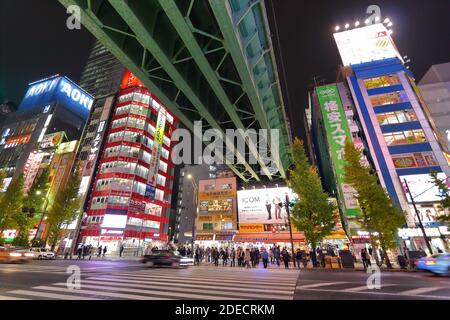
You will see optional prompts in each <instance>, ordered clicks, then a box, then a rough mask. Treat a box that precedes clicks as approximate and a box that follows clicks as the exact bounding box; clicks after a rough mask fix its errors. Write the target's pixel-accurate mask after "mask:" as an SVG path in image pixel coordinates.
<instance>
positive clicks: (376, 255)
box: [362, 208, 380, 266]
mask: <svg viewBox="0 0 450 320" xmlns="http://www.w3.org/2000/svg"><path fill="white" fill-rule="evenodd" d="M362 212H363V214H364V223H365V224H366V227H367V229H368V230H369V229H370V227H369V220H368V219H367V214H366V210H365V209H364V208H362ZM369 237H370V245H371V246H372V252H373V253H375V262H376V264H377V266H379V265H380V261H379V260H378V254H377V251H376V250H377V249H376V248H377V247H376V246H375V241H373V238H372V232H370V231H369ZM369 259H370V258H369Z"/></svg>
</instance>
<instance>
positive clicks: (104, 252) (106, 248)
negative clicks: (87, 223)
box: [103, 246, 108, 257]
mask: <svg viewBox="0 0 450 320" xmlns="http://www.w3.org/2000/svg"><path fill="white" fill-rule="evenodd" d="M106 251H108V246H105V247H104V248H103V257H104V256H105V254H106Z"/></svg>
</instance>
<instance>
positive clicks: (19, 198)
mask: <svg viewBox="0 0 450 320" xmlns="http://www.w3.org/2000/svg"><path fill="white" fill-rule="evenodd" d="M23 183H24V176H23V174H21V175H20V176H19V177H17V178H16V179H14V180H13V181H12V182H11V184H10V185H9V186H8V189H6V192H5V193H4V194H3V196H2V197H1V199H0V236H1V235H3V231H4V230H6V229H13V228H17V227H18V226H20V223H21V221H22V220H21V214H22V213H23V212H22V203H23V197H24V194H23ZM18 223H19V225H18Z"/></svg>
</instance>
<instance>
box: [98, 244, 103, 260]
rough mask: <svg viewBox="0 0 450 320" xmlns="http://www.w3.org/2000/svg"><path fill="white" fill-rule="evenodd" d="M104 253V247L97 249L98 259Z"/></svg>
mask: <svg viewBox="0 0 450 320" xmlns="http://www.w3.org/2000/svg"><path fill="white" fill-rule="evenodd" d="M102 251H103V247H102V246H100V247H98V248H97V257H98V258H100V256H101V255H102Z"/></svg>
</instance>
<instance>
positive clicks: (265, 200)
mask: <svg viewBox="0 0 450 320" xmlns="http://www.w3.org/2000/svg"><path fill="white" fill-rule="evenodd" d="M286 195H288V196H289V200H290V201H295V200H296V199H298V197H297V195H296V194H295V193H293V192H292V190H291V189H289V188H287V187H282V188H268V189H254V190H239V191H238V192H237V203H238V215H239V224H245V225H248V224H284V223H285V221H287V212H286V206H285V202H286Z"/></svg>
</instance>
